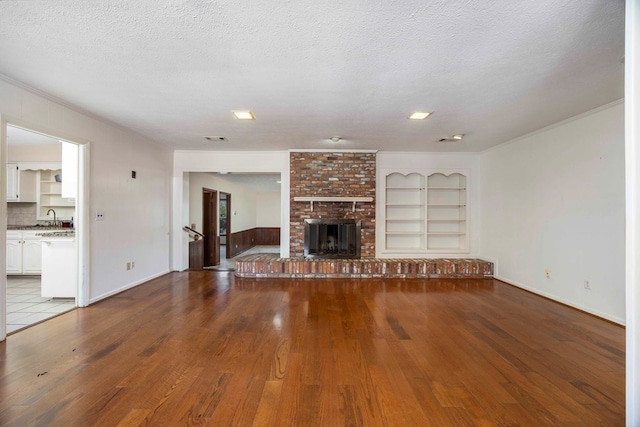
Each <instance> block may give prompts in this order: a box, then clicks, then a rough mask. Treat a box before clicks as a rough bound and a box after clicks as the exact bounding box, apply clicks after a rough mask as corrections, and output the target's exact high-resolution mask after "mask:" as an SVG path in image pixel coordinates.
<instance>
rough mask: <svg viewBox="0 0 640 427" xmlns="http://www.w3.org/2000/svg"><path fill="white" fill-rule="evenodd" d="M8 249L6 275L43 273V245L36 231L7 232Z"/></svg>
mask: <svg viewBox="0 0 640 427" xmlns="http://www.w3.org/2000/svg"><path fill="white" fill-rule="evenodd" d="M6 248H7V251H6V262H7V264H6V274H34V275H36V274H40V273H41V272H42V243H41V241H40V237H39V236H36V232H35V231H19V232H17V231H9V232H7V245H6Z"/></svg>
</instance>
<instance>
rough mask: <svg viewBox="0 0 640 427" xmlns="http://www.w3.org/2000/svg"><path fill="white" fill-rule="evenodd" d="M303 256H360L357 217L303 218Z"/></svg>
mask: <svg viewBox="0 0 640 427" xmlns="http://www.w3.org/2000/svg"><path fill="white" fill-rule="evenodd" d="M304 256H305V258H344V259H351V258H360V220H359V219H305V220H304Z"/></svg>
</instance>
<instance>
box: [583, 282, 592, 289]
mask: <svg viewBox="0 0 640 427" xmlns="http://www.w3.org/2000/svg"><path fill="white" fill-rule="evenodd" d="M584 288H585V289H586V290H588V291H590V290H591V283H590V282H589V281H588V280H585V281H584Z"/></svg>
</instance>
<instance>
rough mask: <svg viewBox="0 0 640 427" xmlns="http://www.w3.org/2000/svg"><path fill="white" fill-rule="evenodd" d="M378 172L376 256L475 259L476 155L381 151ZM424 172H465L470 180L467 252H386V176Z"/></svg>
mask: <svg viewBox="0 0 640 427" xmlns="http://www.w3.org/2000/svg"><path fill="white" fill-rule="evenodd" d="M376 157H377V171H376V175H377V178H376V256H377V257H382V258H385V257H386V258H388V257H403V258H404V257H413V258H416V257H419V258H420V257H421V258H424V257H430V258H437V257H441V256H442V257H469V256H476V255H477V253H478V249H479V230H478V222H479V212H480V208H479V202H478V191H477V188H478V185H477V183H478V165H479V163H478V160H479V155H478V154H476V153H405V152H384V151H380V152H378V155H377V156H376ZM424 170H450V171H463V172H464V173H465V174H466V175H467V177H468V180H467V189H468V190H467V205H468V209H469V212H468V213H469V218H468V222H469V224H468V227H469V247H468V252H465V253H460V254H451V253H442V254H437V253H428V254H427V253H426V252H425V251H423V252H421V253H417V252H416V253H393V251H390V250H387V251H385V250H384V247H383V246H384V233H385V228H384V221H385V213H386V212H385V206H384V198H383V196H384V192H385V177H386V175H387V174H388V173H391V172H401V173H403V174H408V173H411V172H416V171H424Z"/></svg>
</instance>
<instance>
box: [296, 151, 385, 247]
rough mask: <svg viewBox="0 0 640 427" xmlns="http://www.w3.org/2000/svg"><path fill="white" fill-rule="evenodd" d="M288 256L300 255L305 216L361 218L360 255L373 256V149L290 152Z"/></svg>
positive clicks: (374, 213) (374, 171) (374, 167)
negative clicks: (359, 199) (315, 199)
mask: <svg viewBox="0 0 640 427" xmlns="http://www.w3.org/2000/svg"><path fill="white" fill-rule="evenodd" d="M289 161H290V169H291V175H290V188H291V192H290V194H289V198H290V218H289V220H290V246H289V250H290V256H291V257H302V256H304V231H305V219H355V220H360V221H361V223H360V224H361V227H360V255H361V257H363V258H373V257H375V253H376V248H375V217H376V208H375V193H376V153H375V152H302V151H301V152H291V153H290V156H289ZM295 197H371V198H373V201H371V202H357V203H356V204H355V209H354V204H353V203H351V202H314V203H313V210H311V204H310V203H309V202H300V201H295V200H294V198H295Z"/></svg>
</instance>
